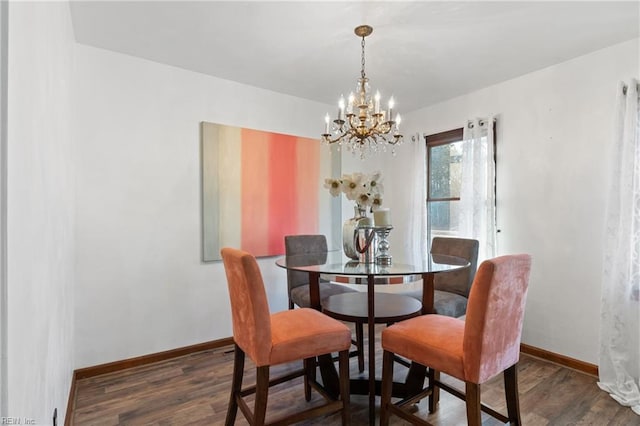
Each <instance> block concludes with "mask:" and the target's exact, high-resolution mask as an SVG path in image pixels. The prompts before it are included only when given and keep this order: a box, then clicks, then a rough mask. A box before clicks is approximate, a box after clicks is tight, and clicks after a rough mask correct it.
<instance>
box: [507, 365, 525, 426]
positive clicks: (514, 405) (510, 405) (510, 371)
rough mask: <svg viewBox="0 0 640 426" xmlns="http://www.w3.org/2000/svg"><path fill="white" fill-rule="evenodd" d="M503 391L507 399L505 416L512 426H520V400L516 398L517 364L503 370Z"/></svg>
mask: <svg viewBox="0 0 640 426" xmlns="http://www.w3.org/2000/svg"><path fill="white" fill-rule="evenodd" d="M504 391H505V394H506V398H507V414H508V416H509V422H510V424H512V425H516V426H520V425H521V424H522V420H521V419H520V399H519V396H518V364H517V363H516V364H515V365H512V366H511V367H509V368H507V369H506V370H504Z"/></svg>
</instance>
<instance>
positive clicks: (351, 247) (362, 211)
mask: <svg viewBox="0 0 640 426" xmlns="http://www.w3.org/2000/svg"><path fill="white" fill-rule="evenodd" d="M353 210H354V216H353V217H352V218H351V219H347V220H346V221H345V222H344V225H342V249H343V250H344V254H345V255H346V256H347V257H348V258H350V259H353V260H358V259H359V254H358V251H357V250H356V245H355V234H356V229H357V228H358V222H360V220H361V219H363V218H365V217H367V209H366V208H364V207H361V206H358V205H356V206H354V208H353Z"/></svg>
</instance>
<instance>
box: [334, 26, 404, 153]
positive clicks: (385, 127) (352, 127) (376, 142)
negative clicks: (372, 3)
mask: <svg viewBox="0 0 640 426" xmlns="http://www.w3.org/2000/svg"><path fill="white" fill-rule="evenodd" d="M354 32H355V34H356V35H357V36H358V37H362V42H361V45H362V61H361V65H362V68H361V70H360V78H359V79H358V83H357V87H356V93H355V94H354V93H353V92H352V93H350V94H349V98H348V103H347V104H346V105H345V99H344V97H343V96H341V97H340V101H339V102H338V117H337V118H336V119H335V120H333V124H332V122H331V118H330V117H329V114H327V115H326V116H325V128H324V133H323V134H322V141H323V142H324V143H326V144H329V145H331V144H334V143H337V144H338V145H340V146H344V147H346V148H347V149H348V150H350V151H351V152H352V153H354V154H355V153H356V151H360V157H361V158H364V157H365V154H366V152H367V151H368V150H372V151H374V152H377V151H378V149H379V148H381V149H382V150H386V146H387V145H391V147H392V148H391V149H392V153H393V154H395V150H394V147H395V145H397V144H399V143H401V142H402V134H400V121H401V119H400V114H396V116H395V118H394V117H393V114H394V111H393V108H394V106H395V105H394V100H393V97H391V98H390V99H389V108H388V109H387V110H386V111H383V110H381V108H380V92H376V94H375V96H373V98H372V97H371V93H370V89H369V79H368V78H367V76H366V74H365V70H364V68H365V67H364V66H365V60H364V39H365V37H367V36H368V35H371V33H372V32H373V28H372V27H370V26H369V25H360V26H359V27H356V29H355V30H354Z"/></svg>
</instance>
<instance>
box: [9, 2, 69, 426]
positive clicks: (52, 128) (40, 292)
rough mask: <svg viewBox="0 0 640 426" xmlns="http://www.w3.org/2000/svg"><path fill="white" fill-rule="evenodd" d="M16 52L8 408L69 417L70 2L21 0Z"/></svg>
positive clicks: (12, 47)
mask: <svg viewBox="0 0 640 426" xmlns="http://www.w3.org/2000/svg"><path fill="white" fill-rule="evenodd" d="M8 24H9V46H8V49H9V54H8V92H9V93H8V107H7V110H8V138H7V139H8V196H7V205H8V211H7V223H8V238H7V251H8V271H7V273H8V275H7V282H8V295H7V302H8V303H7V305H8V327H7V330H8V331H7V333H8V336H7V337H8V389H7V392H8V395H7V396H8V408H7V413H3V415H7V416H11V417H18V418H20V420H21V421H22V422H23V423H24V422H25V420H24V419H25V418H28V419H33V420H35V422H36V424H51V422H52V417H51V416H52V413H53V410H54V408H57V409H58V420H59V424H62V422H63V421H64V413H65V410H66V406H67V399H68V396H69V386H70V382H71V376H72V372H73V368H74V362H73V348H74V341H73V328H74V326H73V290H74V255H75V239H74V211H75V208H74V204H75V194H74V175H75V173H74V169H75V162H74V154H73V143H72V137H71V130H70V127H71V125H70V118H71V114H72V113H71V90H72V87H71V76H72V72H73V52H74V42H73V34H72V29H71V22H70V14H69V6H68V4H66V3H58V2H56V3H54V2H40V3H34V2H11V4H10V5H9V22H8Z"/></svg>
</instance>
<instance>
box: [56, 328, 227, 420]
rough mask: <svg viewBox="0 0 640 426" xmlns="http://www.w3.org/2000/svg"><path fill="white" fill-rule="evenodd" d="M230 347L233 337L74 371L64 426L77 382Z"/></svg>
mask: <svg viewBox="0 0 640 426" xmlns="http://www.w3.org/2000/svg"><path fill="white" fill-rule="evenodd" d="M232 345H233V337H225V338H223V339H218V340H212V341H210V342H204V343H198V344H196V345H191V346H184V347H182V348H177V349H171V350H168V351H163V352H156V353H153V354H149V355H142V356H138V357H135V358H129V359H124V360H122V361H114V362H109V363H106V364H99V365H94V366H92V367H85V368H80V369H78V370H75V371H74V372H73V376H72V378H71V387H70V389H69V401H68V402H67V412H66V415H65V419H64V426H71V418H72V417H73V408H74V407H73V405H74V402H75V398H76V383H77V381H78V380H81V379H86V378H89V377H95V376H100V375H102V374H107V373H113V372H114V371H120V370H126V369H128V368H133V367H140V366H142V365H147V364H153V363H154V362H160V361H166V360H168V359H171V358H178V357H181V356H185V355H189V354H192V353H196V352H202V351H208V350H212V349H219V348H223V347H225V346H232Z"/></svg>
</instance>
